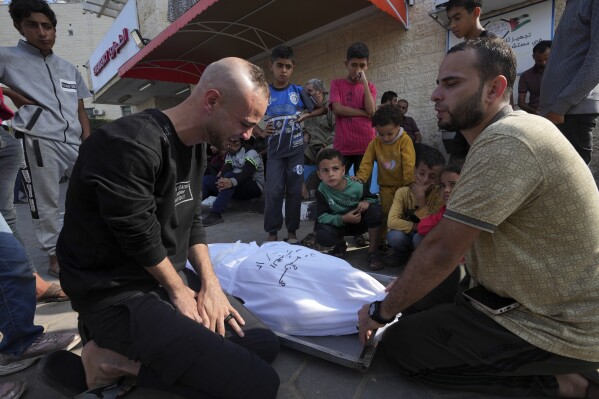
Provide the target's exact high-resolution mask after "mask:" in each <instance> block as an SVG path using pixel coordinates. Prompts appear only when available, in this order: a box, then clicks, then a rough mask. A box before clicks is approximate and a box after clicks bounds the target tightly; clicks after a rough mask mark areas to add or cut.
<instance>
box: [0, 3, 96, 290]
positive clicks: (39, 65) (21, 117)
mask: <svg viewBox="0 0 599 399" xmlns="http://www.w3.org/2000/svg"><path fill="white" fill-rule="evenodd" d="M8 9H9V12H10V16H11V18H12V20H13V24H14V26H15V28H16V29H17V30H18V31H19V33H20V34H21V35H23V36H24V37H25V40H20V41H19V43H18V44H17V46H15V47H0V83H2V84H4V85H6V86H7V88H6V89H4V94H5V95H6V96H7V97H9V98H10V99H11V100H12V101H13V103H14V104H15V105H16V106H17V107H19V110H18V111H17V113H16V115H15V117H14V119H13V127H14V129H15V130H16V136H17V137H18V138H21V139H23V147H24V155H25V164H26V165H25V167H24V168H22V169H21V174H22V177H23V180H24V183H25V189H26V192H27V195H28V197H29V205H30V209H31V215H32V218H33V225H34V230H35V234H36V237H37V240H38V242H39V243H40V246H41V247H42V249H43V250H44V251H46V252H47V254H48V256H49V270H48V272H49V274H50V275H52V276H55V277H58V272H59V265H58V261H57V259H56V254H55V247H56V240H57V239H58V233H59V232H60V223H59V217H60V214H59V208H58V201H59V190H58V181H59V180H60V178H61V177H62V176H63V175H64V174H65V173H67V174H69V173H70V170H71V168H72V167H73V164H74V163H75V159H76V158H77V154H78V152H79V144H80V143H81V140H84V139H85V138H86V137H87V136H88V135H89V133H90V125H89V119H88V118H87V115H86V113H85V108H84V106H83V98H86V97H89V96H90V95H91V94H90V92H89V91H88V89H87V87H86V86H85V83H84V81H83V78H82V77H81V74H80V73H79V71H78V70H77V68H76V67H75V66H74V65H72V64H71V63H69V62H67V61H65V60H63V59H62V58H60V57H58V56H57V55H55V54H54V53H53V52H52V47H53V46H54V42H55V40H56V24H57V21H56V15H55V14H54V11H52V10H51V9H50V7H49V6H48V3H46V2H45V1H43V0H13V1H12V2H11V4H10V5H9V8H8ZM42 282H43V281H42ZM38 285H39V284H38ZM39 288H40V287H38V291H39ZM42 288H43V287H42ZM38 293H39V292H38Z"/></svg>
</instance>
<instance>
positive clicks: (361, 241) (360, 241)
mask: <svg viewBox="0 0 599 399" xmlns="http://www.w3.org/2000/svg"><path fill="white" fill-rule="evenodd" d="M354 241H355V242H356V247H367V246H369V245H370V240H369V239H367V238H366V237H364V234H358V235H356V236H354Z"/></svg>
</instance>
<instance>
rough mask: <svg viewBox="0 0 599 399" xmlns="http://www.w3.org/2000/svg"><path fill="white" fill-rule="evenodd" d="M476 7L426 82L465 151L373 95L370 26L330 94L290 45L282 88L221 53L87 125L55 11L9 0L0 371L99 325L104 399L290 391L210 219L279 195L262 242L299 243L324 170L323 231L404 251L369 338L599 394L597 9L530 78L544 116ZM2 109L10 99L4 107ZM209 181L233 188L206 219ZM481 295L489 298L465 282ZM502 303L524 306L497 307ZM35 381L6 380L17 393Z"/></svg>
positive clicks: (471, 387)
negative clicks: (232, 282)
mask: <svg viewBox="0 0 599 399" xmlns="http://www.w3.org/2000/svg"><path fill="white" fill-rule="evenodd" d="M481 7H482V2H481V1H480V0H450V1H449V2H448V3H447V7H446V9H447V15H448V18H449V21H450V23H449V28H450V29H451V31H452V33H453V34H454V35H456V36H457V37H458V38H464V39H465V40H464V41H463V42H461V43H460V44H458V45H456V46H454V47H453V48H452V49H450V50H449V52H448V53H447V55H446V56H445V57H444V59H443V61H442V62H441V65H440V67H439V72H438V77H437V86H436V88H435V90H434V91H433V93H432V95H431V100H432V101H433V103H434V111H435V112H436V118H437V121H438V127H439V128H440V129H444V130H448V131H455V132H456V137H455V139H454V142H453V146H452V148H451V157H450V159H449V160H446V159H445V157H444V156H443V155H442V153H441V152H440V151H439V150H437V149H436V148H434V147H432V146H429V145H426V144H423V142H422V141H423V138H425V137H426V133H427V132H421V131H420V130H419V128H418V126H417V125H416V123H415V121H414V120H413V119H412V118H410V117H408V116H406V113H407V110H408V101H407V100H405V99H398V98H399V96H398V95H397V94H396V93H395V92H391V91H388V92H385V93H384V94H383V96H382V99H381V104H380V105H379V106H377V105H376V102H375V100H376V97H377V92H376V87H375V85H374V84H373V83H372V82H371V81H370V80H369V79H368V77H367V76H368V75H367V73H368V66H369V60H370V52H369V49H368V47H367V46H366V45H365V44H364V43H362V42H356V43H353V44H352V45H351V46H349V48H348V49H347V52H346V58H345V60H344V65H345V68H346V73H345V75H344V76H343V77H340V78H339V79H335V80H333V81H332V82H331V84H330V90H329V91H328V92H327V90H326V86H325V85H324V83H323V82H322V80H320V79H317V78H313V79H310V80H309V81H308V82H306V84H305V85H304V86H301V85H295V84H292V83H291V76H292V73H293V71H294V69H295V67H296V65H295V58H294V54H293V50H292V49H291V48H290V47H288V46H284V45H282V46H278V47H276V48H275V49H274V50H273V51H272V53H271V58H270V65H271V73H272V74H271V78H272V79H271V83H270V84H268V83H267V80H268V79H267V76H266V74H265V73H264V71H263V70H262V69H261V68H259V67H257V66H255V65H253V64H251V63H250V62H247V61H245V60H242V59H238V58H224V59H222V60H219V61H217V62H214V63H212V64H210V65H208V66H207V67H206V69H205V71H204V73H203V74H202V77H201V79H200V81H199V82H198V84H197V86H196V87H195V88H194V90H193V91H192V92H191V94H190V96H189V97H188V98H187V99H185V100H184V101H183V102H181V103H180V104H179V105H177V106H175V107H173V108H170V109H166V110H157V109H149V110H146V111H143V112H140V113H137V114H134V115H130V116H126V117H123V118H120V119H118V120H116V121H114V122H113V123H111V124H108V125H106V126H103V127H102V128H100V129H98V130H97V131H95V132H94V133H93V134H91V131H90V125H89V120H88V119H87V116H86V113H85V110H84V109H83V98H85V97H88V96H89V95H90V93H89V91H88V90H87V88H86V86H85V83H84V82H83V79H82V77H81V76H80V74H79V73H78V72H77V69H76V68H75V67H74V66H73V65H71V64H69V63H68V62H66V61H64V60H63V59H61V58H60V57H58V56H57V55H55V54H54V53H53V51H52V47H53V45H54V41H55V38H56V24H57V20H56V15H55V14H54V12H53V11H52V10H51V9H50V7H49V6H48V4H47V3H46V2H45V1H43V0H13V1H12V2H11V4H10V6H9V11H10V15H11V17H12V19H13V22H14V26H15V28H16V29H17V30H18V31H19V33H20V34H21V35H22V36H23V37H24V40H21V41H19V43H18V45H17V46H15V47H3V48H0V83H2V84H3V85H4V86H5V87H3V89H2V90H3V91H4V94H5V95H6V96H7V97H9V98H10V99H11V100H12V101H13V103H14V104H15V105H16V106H17V107H18V111H17V113H16V115H15V116H14V118H13V128H14V131H15V134H14V135H12V134H10V133H8V132H5V131H4V130H0V161H1V162H2V163H1V166H2V167H1V168H0V170H1V171H2V173H1V174H0V175H1V176H2V181H3V184H2V203H1V204H0V205H1V206H2V209H1V211H2V212H1V215H2V217H0V260H1V262H0V278H1V279H0V294H1V295H0V314H1V315H2V317H1V318H0V333H1V334H0V375H5V374H12V373H14V372H17V371H19V370H22V369H24V368H26V367H28V366H30V365H31V364H32V363H33V362H35V360H37V359H38V358H40V357H42V356H46V355H49V354H51V353H55V352H57V351H59V350H67V351H68V350H69V349H71V348H72V347H73V346H75V345H77V344H78V343H79V342H80V341H82V342H83V349H82V355H81V359H80V362H81V364H82V368H83V370H84V372H85V380H86V381H85V383H86V385H87V387H88V388H90V389H95V390H96V392H97V391H98V390H99V391H101V390H102V389H103V387H109V386H110V387H112V388H113V384H114V383H115V382H118V383H119V384H120V383H121V382H122V381H124V380H125V379H124V378H123V377H134V378H135V379H136V384H137V386H138V387H142V388H147V389H151V390H155V391H162V392H169V393H171V394H174V395H179V396H182V397H206V396H209V397H227V398H228V397H247V398H258V397H260V398H274V397H276V395H277V391H278V387H279V377H278V375H277V373H276V371H275V370H274V369H273V367H272V365H271V363H272V362H273V360H274V359H275V358H276V356H277V354H278V351H279V343H278V340H277V337H276V335H275V334H274V333H273V332H272V331H270V330H269V329H268V328H267V327H266V326H265V325H264V324H263V323H262V322H261V321H260V320H259V319H258V318H257V317H255V316H254V315H253V314H252V313H251V312H249V311H247V309H245V307H244V305H243V304H242V302H240V301H239V300H238V299H237V298H234V297H232V296H230V295H228V294H227V293H225V292H224V291H223V289H222V287H221V285H220V283H219V281H218V278H217V277H216V275H215V272H214V269H213V267H212V263H211V261H210V257H209V252H208V247H207V244H206V242H207V240H206V234H207V231H206V230H205V227H209V226H213V225H216V224H220V223H222V222H224V218H223V216H222V214H223V213H224V212H225V210H226V208H227V205H228V203H229V202H230V200H231V199H233V198H235V199H252V198H257V197H261V196H264V199H265V214H264V227H263V228H264V232H265V236H266V238H265V241H278V240H279V231H280V230H281V229H282V228H283V224H284V225H285V228H286V230H287V234H286V238H285V241H287V242H288V243H289V244H301V243H302V241H300V240H299V239H298V237H297V230H298V228H299V225H300V207H301V202H302V199H303V198H304V197H305V196H306V189H305V187H303V184H304V166H305V165H314V166H315V167H316V173H317V176H318V177H319V179H320V180H321V183H320V184H319V186H318V189H317V190H316V192H315V200H316V208H317V212H316V213H317V215H316V221H315V223H314V232H313V234H312V236H313V243H312V246H314V248H315V249H318V250H321V251H323V252H326V253H328V254H331V255H335V256H339V257H344V256H345V252H346V249H347V242H346V237H347V236H353V237H354V240H355V242H356V244H357V245H361V246H367V247H368V250H367V261H368V267H369V269H370V270H373V271H375V270H380V269H381V268H383V267H385V266H392V267H396V266H399V265H402V266H403V265H405V269H403V270H402V272H401V276H400V277H399V278H397V279H396V280H395V281H394V282H393V283H392V284H391V285H390V286H389V287H387V291H388V295H387V296H386V298H385V299H384V300H382V301H375V302H373V303H370V304H364V306H363V307H362V308H361V309H356V311H357V316H356V321H357V324H358V325H357V327H358V336H359V339H360V341H361V342H362V343H363V344H365V343H366V342H367V341H368V339H369V337H370V336H371V335H372V334H373V331H374V330H375V329H378V328H380V327H382V326H384V325H387V324H389V323H392V322H394V324H392V325H390V326H389V327H388V328H387V329H386V331H385V333H384V335H383V338H382V347H381V348H382V349H381V352H382V353H384V355H385V356H386V357H387V359H388V360H389V361H390V362H391V363H392V364H393V365H395V366H396V367H397V369H398V370H399V371H400V372H401V373H403V374H405V375H408V376H410V377H412V378H414V379H417V380H420V381H422V382H424V383H426V384H429V385H432V386H436V387H442V388H451V389H459V390H463V391H477V392H490V393H494V394H498V393H500V394H505V395H510V396H525V397H527V396H533V395H539V396H554V397H555V396H559V397H568V398H585V397H586V398H599V373H598V372H597V368H599V345H598V344H599V295H598V294H597V293H598V292H599V279H597V277H598V274H599V192H598V190H597V186H596V185H595V184H594V183H593V177H592V175H591V172H590V170H589V168H588V163H589V162H590V155H591V143H592V131H593V129H594V127H595V126H596V122H597V118H598V115H599V61H598V60H597V57H598V56H599V55H598V54H599V51H596V47H597V46H599V33H598V32H599V29H598V28H597V26H595V25H596V24H597V18H599V1H598V0H589V1H582V0H568V1H567V2H566V8H565V10H564V15H563V16H562V22H561V23H560V24H559V26H558V28H557V31H556V34H555V38H554V40H553V42H549V41H541V42H540V43H538V44H537V45H536V46H535V47H534V49H533V55H532V56H533V59H534V61H535V65H534V67H533V68H531V69H530V70H528V71H526V72H525V73H523V74H522V76H521V79H520V84H519V85H518V101H517V103H518V105H519V106H520V108H522V110H524V111H525V112H523V111H514V110H513V108H512V105H511V104H512V103H513V101H512V98H513V93H512V91H513V87H514V82H515V78H516V58H515V55H514V52H513V50H512V49H511V48H510V46H509V45H508V44H506V43H505V42H504V41H503V40H501V39H499V38H497V37H495V36H494V35H493V34H492V33H490V32H487V31H486V30H485V29H484V28H483V27H482V25H481V23H480V14H481V10H482V8H481ZM574 50H575V51H574ZM24 60H26V62H24ZM32 76H36V78H39V81H38V80H35V79H32V78H31V77H32ZM527 98H528V100H527ZM0 99H2V97H0ZM0 105H3V104H1V103H0ZM57 109H59V110H60V112H59V113H57V112H55V111H56V110H57ZM0 116H2V117H3V118H10V117H12V114H11V111H10V110H9V109H7V108H6V107H2V108H0ZM423 136H424V137H423ZM251 142H253V145H251ZM207 146H211V152H212V154H213V158H212V159H211V162H210V163H208V162H207V158H208V153H207V150H206V148H207ZM375 162H376V164H377V165H378V172H377V176H376V177H377V182H378V185H379V192H378V193H372V192H371V181H372V179H373V173H374V172H373V171H374V164H375ZM207 164H208V165H209V167H210V169H211V173H204V172H205V169H206V165H207ZM17 169H20V175H21V177H22V180H23V183H24V188H25V192H26V194H27V202H28V204H29V207H30V209H31V215H32V220H33V224H34V231H35V233H36V238H37V240H38V242H39V244H40V247H41V248H43V249H44V251H46V253H47V254H48V265H49V266H48V268H49V273H50V274H51V275H55V276H59V277H60V282H61V286H62V287H60V286H58V285H56V284H50V283H48V282H46V281H44V280H43V279H42V278H41V277H40V276H39V274H38V273H36V271H35V268H34V266H33V263H32V262H31V259H30V257H29V256H28V254H27V251H26V249H25V248H24V246H23V245H22V242H20V241H21V240H20V237H19V234H18V231H17V230H16V216H15V215H16V214H15V210H14V205H13V200H14V198H13V187H14V180H15V175H16V174H17ZM352 169H353V175H352V176H349V175H348V174H349V171H350V170H352ZM65 174H67V175H68V176H69V187H68V191H67V198H66V204H65V208H66V213H65V216H64V223H63V226H62V229H61V228H60V224H59V220H58V216H59V215H58V212H59V211H58V209H59V208H58V194H59V189H58V182H59V180H60V179H61V177H62V176H63V175H65ZM4 183H7V184H4ZM9 183H10V184H9ZM7 187H9V188H10V190H6V188H7ZM208 195H214V196H215V197H216V199H215V201H214V203H213V205H212V211H211V212H210V214H209V215H208V216H207V217H204V218H202V215H201V208H200V206H199V204H200V201H201V200H202V199H205V198H206V197H207V196H208ZM308 196H309V193H308ZM283 207H284V216H283ZM366 232H367V233H368V236H367V237H366V236H364V233H366ZM208 233H209V230H208ZM304 243H305V242H304ZM388 247H389V248H391V249H392V254H391V255H390V256H389V257H388V258H387V259H382V257H381V253H383V252H384V251H386V249H387V248H388ZM187 261H189V263H190V264H191V266H192V267H193V269H194V271H195V272H192V271H191V270H189V269H187V268H186V267H185V264H186V262H187ZM475 287H477V288H478V291H483V292H484V293H485V296H484V297H483V298H480V299H473V298H472V297H471V296H468V293H467V292H468V290H469V289H472V288H475ZM63 290H64V291H63ZM67 295H68V296H67ZM64 300H70V301H71V305H72V308H73V309H74V310H75V311H76V312H77V313H78V318H79V326H78V327H79V334H69V333H59V334H51V333H44V332H43V329H42V328H41V327H39V326H35V325H34V324H33V315H34V312H35V305H36V302H46V301H64ZM495 300H502V301H503V302H505V301H507V302H509V303H511V304H512V305H511V306H510V307H509V309H508V308H505V307H498V308H496V309H495V308H494V303H495ZM399 314H401V316H400V317H398V315H399ZM290 317H293V316H292V315H290ZM50 356H52V355H50ZM198 376H202V378H198ZM112 388H111V389H112ZM24 389H25V387H24V384H23V383H22V382H13V383H6V384H1V385H0V397H2V398H4V397H6V398H18V397H19V396H21V395H22V393H23V391H24ZM122 389H123V390H125V389H128V388H125V386H123V387H122Z"/></svg>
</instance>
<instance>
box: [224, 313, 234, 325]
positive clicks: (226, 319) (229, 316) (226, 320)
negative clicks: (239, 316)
mask: <svg viewBox="0 0 599 399" xmlns="http://www.w3.org/2000/svg"><path fill="white" fill-rule="evenodd" d="M234 317H235V316H233V313H229V315H228V316H227V317H225V323H226V322H228V321H229V320H231V319H232V318H234Z"/></svg>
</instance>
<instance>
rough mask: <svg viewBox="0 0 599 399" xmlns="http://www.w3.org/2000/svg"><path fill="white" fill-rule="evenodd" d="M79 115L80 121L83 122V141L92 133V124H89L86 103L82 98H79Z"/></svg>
mask: <svg viewBox="0 0 599 399" xmlns="http://www.w3.org/2000/svg"><path fill="white" fill-rule="evenodd" d="M77 117H78V118H79V123H81V141H82V142H83V141H85V139H86V138H88V137H89V135H90V134H91V125H90V124H89V118H88V117H87V112H85V105H84V104H83V100H82V99H79V103H78V105H77Z"/></svg>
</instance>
